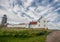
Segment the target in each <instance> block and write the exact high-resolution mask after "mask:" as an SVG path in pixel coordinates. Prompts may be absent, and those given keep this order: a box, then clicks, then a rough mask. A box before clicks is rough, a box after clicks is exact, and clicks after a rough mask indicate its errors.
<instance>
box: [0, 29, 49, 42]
mask: <svg viewBox="0 0 60 42" xmlns="http://www.w3.org/2000/svg"><path fill="white" fill-rule="evenodd" d="M49 32H50V31H49V30H43V29H16V28H14V29H13V28H9V29H8V28H2V29H0V42H45V39H46V35H47V34H48V33H49Z"/></svg>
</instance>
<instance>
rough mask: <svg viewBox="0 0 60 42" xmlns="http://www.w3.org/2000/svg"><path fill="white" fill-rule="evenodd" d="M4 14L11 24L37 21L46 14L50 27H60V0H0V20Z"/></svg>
mask: <svg viewBox="0 0 60 42" xmlns="http://www.w3.org/2000/svg"><path fill="white" fill-rule="evenodd" d="M4 14H6V15H7V17H8V23H11V24H16V23H17V24H18V23H23V22H24V23H26V22H30V21H32V20H34V21H37V20H38V19H39V18H40V16H44V17H45V18H46V19H47V20H48V21H49V22H48V23H47V24H48V27H49V28H50V29H59V28H60V0H0V21H1V18H2V16H3V15H4Z"/></svg>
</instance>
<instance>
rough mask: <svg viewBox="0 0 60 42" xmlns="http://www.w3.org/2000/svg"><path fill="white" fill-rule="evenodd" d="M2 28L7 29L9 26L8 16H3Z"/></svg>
mask: <svg viewBox="0 0 60 42" xmlns="http://www.w3.org/2000/svg"><path fill="white" fill-rule="evenodd" d="M1 26H2V27H6V26H7V15H3V17H2V21H1Z"/></svg>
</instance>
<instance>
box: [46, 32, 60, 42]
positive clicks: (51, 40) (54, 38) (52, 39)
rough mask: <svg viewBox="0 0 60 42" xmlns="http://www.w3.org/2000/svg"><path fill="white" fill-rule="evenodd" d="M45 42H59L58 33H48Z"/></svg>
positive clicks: (59, 36) (59, 35) (59, 34)
mask: <svg viewBox="0 0 60 42" xmlns="http://www.w3.org/2000/svg"><path fill="white" fill-rule="evenodd" d="M46 42H60V31H53V32H52V33H50V34H49V35H48V36H47V38H46Z"/></svg>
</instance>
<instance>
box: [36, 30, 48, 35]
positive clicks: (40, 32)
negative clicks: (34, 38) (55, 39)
mask: <svg viewBox="0 0 60 42" xmlns="http://www.w3.org/2000/svg"><path fill="white" fill-rule="evenodd" d="M47 32H48V31H39V32H38V33H37V34H36V35H46V34H47Z"/></svg>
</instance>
